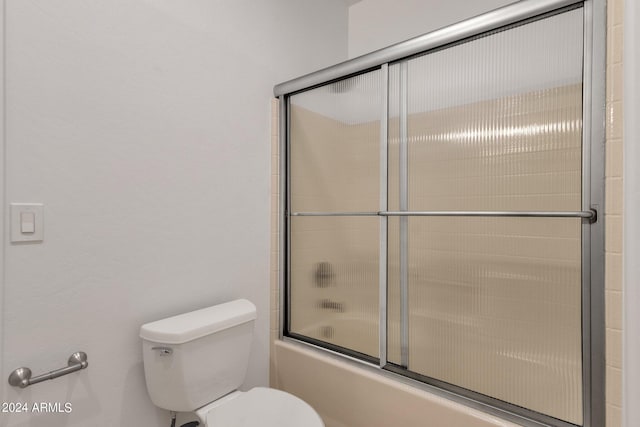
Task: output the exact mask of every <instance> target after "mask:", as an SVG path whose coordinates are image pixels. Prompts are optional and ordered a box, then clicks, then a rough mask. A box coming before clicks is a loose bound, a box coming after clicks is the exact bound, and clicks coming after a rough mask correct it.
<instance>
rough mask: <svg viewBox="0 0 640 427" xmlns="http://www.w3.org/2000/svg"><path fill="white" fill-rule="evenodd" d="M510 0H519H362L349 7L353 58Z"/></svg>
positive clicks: (493, 7) (496, 6) (494, 7)
mask: <svg viewBox="0 0 640 427" xmlns="http://www.w3.org/2000/svg"><path fill="white" fill-rule="evenodd" d="M510 3H515V0H476V1H469V0H429V1H424V0H394V1H389V0H362V1H360V2H358V3H356V4H354V5H352V6H351V7H350V8H349V58H355V57H356V56H360V55H363V54H365V53H368V52H371V51H374V50H378V49H381V48H383V47H386V46H389V45H392V44H394V43H398V42H401V41H403V40H407V39H410V38H412V37H416V36H419V35H421V34H425V33H428V32H430V31H433V30H437V29H438V28H442V27H446V26H447V25H451V24H454V23H456V22H459V21H463V20H465V19H467V18H471V17H473V16H476V15H480V14H482V13H485V12H488V11H490V10H493V9H496V8H498V7H502V6H505V5H507V4H510Z"/></svg>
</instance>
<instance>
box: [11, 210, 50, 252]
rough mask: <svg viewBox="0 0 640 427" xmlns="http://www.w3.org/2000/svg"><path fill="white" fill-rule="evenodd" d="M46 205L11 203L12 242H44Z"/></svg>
mask: <svg viewBox="0 0 640 427" xmlns="http://www.w3.org/2000/svg"><path fill="white" fill-rule="evenodd" d="M43 239H44V205H43V204H42V203H11V242H12V243H14V242H42V240H43Z"/></svg>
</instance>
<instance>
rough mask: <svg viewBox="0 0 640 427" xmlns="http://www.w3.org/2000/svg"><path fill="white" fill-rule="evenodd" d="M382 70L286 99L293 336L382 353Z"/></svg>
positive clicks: (290, 322)
mask: <svg viewBox="0 0 640 427" xmlns="http://www.w3.org/2000/svg"><path fill="white" fill-rule="evenodd" d="M381 79H382V77H381V72H380V71H379V70H377V71H372V72H369V73H365V74H362V75H359V76H356V77H352V78H348V79H345V80H342V81H339V82H336V83H332V84H328V85H325V86H321V87H318V88H315V89H311V90H308V91H305V92H301V93H298V94H294V95H292V96H291V97H290V104H289V106H290V121H289V123H290V127H289V129H290V137H289V140H290V148H289V158H290V180H289V182H290V184H289V185H290V188H289V195H290V207H289V211H290V212H291V214H290V218H289V224H288V226H289V230H290V233H289V248H290V249H289V259H290V271H289V274H290V277H289V280H288V282H289V284H290V286H289V289H288V292H289V293H288V302H289V319H288V332H289V334H290V335H292V336H298V337H302V338H303V339H305V340H307V341H311V342H314V343H320V344H321V345H325V346H329V347H332V346H333V347H336V348H338V349H340V351H345V352H354V353H357V354H358V355H361V356H364V357H370V358H377V357H378V356H379V304H378V302H379V268H380V267H379V264H380V261H379V258H380V250H379V247H380V244H379V240H380V222H381V221H382V220H381V219H380V218H379V217H378V216H377V214H376V212H377V211H378V210H379V209H380V186H379V182H380V178H379V176H380V140H381V128H382V126H381V117H382V114H381V111H382V110H381V108H382V102H383V96H384V87H383V85H382V80H381Z"/></svg>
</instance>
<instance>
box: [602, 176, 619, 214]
mask: <svg viewBox="0 0 640 427" xmlns="http://www.w3.org/2000/svg"><path fill="white" fill-rule="evenodd" d="M605 185H606V188H605V194H606V195H607V197H606V204H605V214H607V215H622V178H617V177H611V178H606V180H605Z"/></svg>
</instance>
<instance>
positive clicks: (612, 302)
mask: <svg viewBox="0 0 640 427" xmlns="http://www.w3.org/2000/svg"><path fill="white" fill-rule="evenodd" d="M623 4H624V0H608V4H607V15H608V17H607V105H606V107H607V128H606V137H607V140H606V164H605V176H606V181H605V182H606V190H605V191H606V205H605V222H606V238H605V239H606V241H605V302H606V305H605V313H606V401H607V407H606V410H607V427H620V426H621V425H622V415H621V407H622V298H623V295H622V233H623V230H622V205H623V200H622V164H623V160H622V94H623V90H622V88H623V85H622V60H623V58H622V22H623Z"/></svg>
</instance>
